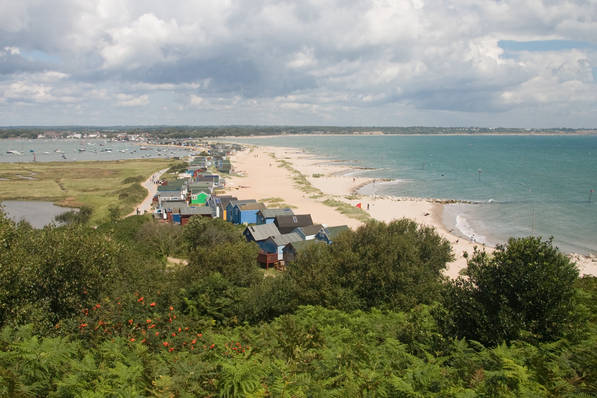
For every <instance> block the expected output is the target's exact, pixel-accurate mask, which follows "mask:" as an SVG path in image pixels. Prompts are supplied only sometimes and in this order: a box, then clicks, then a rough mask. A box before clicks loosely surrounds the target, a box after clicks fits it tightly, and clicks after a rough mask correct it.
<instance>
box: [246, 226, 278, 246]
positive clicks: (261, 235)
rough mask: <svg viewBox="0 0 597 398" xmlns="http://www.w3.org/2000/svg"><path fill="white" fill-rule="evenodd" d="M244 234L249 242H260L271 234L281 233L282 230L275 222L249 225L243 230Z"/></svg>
mask: <svg viewBox="0 0 597 398" xmlns="http://www.w3.org/2000/svg"><path fill="white" fill-rule="evenodd" d="M243 235H244V237H245V238H246V239H247V242H260V241H263V240H266V239H267V238H269V237H270V236H276V235H280V231H278V227H276V225H275V224H261V225H249V226H248V227H247V228H245V230H244V231H243Z"/></svg>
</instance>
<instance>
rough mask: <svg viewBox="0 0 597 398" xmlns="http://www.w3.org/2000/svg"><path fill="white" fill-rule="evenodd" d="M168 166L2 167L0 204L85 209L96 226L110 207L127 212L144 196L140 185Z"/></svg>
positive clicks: (154, 162)
mask: <svg viewBox="0 0 597 398" xmlns="http://www.w3.org/2000/svg"><path fill="white" fill-rule="evenodd" d="M171 163H172V161H171V160H168V159H134V160H115V161H109V162H97V161H88V162H68V163H65V162H47V163H46V162H44V163H3V164H2V171H1V172H0V178H1V179H6V180H0V200H45V201H50V202H54V203H56V204H57V205H61V206H68V207H80V206H83V205H87V206H89V207H91V208H92V209H93V215H92V217H91V223H97V222H99V221H101V220H102V219H104V218H106V217H107V215H108V208H109V207H112V206H117V207H118V208H119V209H120V213H121V214H127V213H129V212H131V211H132V210H133V209H134V207H135V206H136V205H137V204H138V203H139V202H141V201H142V200H143V199H144V198H145V196H146V195H147V190H146V189H145V188H143V187H142V186H141V185H140V182H141V181H144V180H145V179H147V177H149V176H150V175H151V174H152V173H153V172H155V171H157V170H160V169H163V168H166V167H168V166H169V165H170V164H171ZM19 175H20V176H27V177H31V178H33V179H23V178H22V177H19Z"/></svg>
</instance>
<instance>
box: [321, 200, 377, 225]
mask: <svg viewBox="0 0 597 398" xmlns="http://www.w3.org/2000/svg"><path fill="white" fill-rule="evenodd" d="M323 204H324V205H327V206H330V207H333V208H335V209H336V210H337V211H339V212H340V213H342V214H344V215H346V216H348V217H350V218H354V219H355V220H359V221H362V222H367V221H368V220H370V219H371V217H370V216H369V214H368V213H367V212H366V211H365V210H363V209H360V208H358V207H356V206H353V205H351V204H348V203H346V202H342V201H340V200H336V199H326V200H324V201H323Z"/></svg>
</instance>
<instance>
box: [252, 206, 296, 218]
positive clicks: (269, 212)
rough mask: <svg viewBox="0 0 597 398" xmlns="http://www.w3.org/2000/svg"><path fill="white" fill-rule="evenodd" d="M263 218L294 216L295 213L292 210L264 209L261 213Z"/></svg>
mask: <svg viewBox="0 0 597 398" xmlns="http://www.w3.org/2000/svg"><path fill="white" fill-rule="evenodd" d="M260 213H261V216H262V217H263V218H275V217H277V216H292V215H294V212H293V211H292V209H290V208H285V209H263V210H261V211H260Z"/></svg>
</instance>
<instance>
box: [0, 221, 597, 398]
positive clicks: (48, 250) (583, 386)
mask: <svg viewBox="0 0 597 398" xmlns="http://www.w3.org/2000/svg"><path fill="white" fill-rule="evenodd" d="M170 227H171V226H168V227H164V226H163V225H162V224H154V223H153V222H152V221H151V220H150V219H149V218H146V217H142V216H135V217H130V218H128V219H125V220H120V221H116V222H112V223H108V224H105V225H102V226H100V228H98V229H97V230H94V229H91V228H88V227H85V226H84V225H81V224H80V223H79V224H77V225H72V226H67V227H61V228H49V227H48V228H45V229H43V230H32V229H31V228H30V227H28V226H27V225H26V224H19V225H15V224H14V223H12V222H10V221H8V220H7V219H6V218H4V217H3V216H0V246H1V250H0V323H1V325H2V327H3V328H2V331H1V333H0V346H1V347H2V348H1V350H0V395H1V396H9V397H11V396H15V397H17V396H18V397H23V396H25V397H28V396H30V397H40V396H42V397H43V396H56V397H58V396H60V397H80V396H85V397H95V396H97V397H117V396H127V397H128V396H131V397H132V396H153V397H156V396H157V397H191V396H213V397H216V396H218V397H219V396H222V397H233V396H252V397H327V396H346V397H359V396H362V397H375V396H379V397H477V396H478V397H525V396H526V397H562V396H563V397H572V396H574V397H580V396H587V397H588V396H593V395H594V394H597V383H596V381H597V375H596V374H595V372H596V370H595V369H597V352H596V350H595V347H597V329H596V323H595V321H596V318H595V313H596V310H597V308H596V307H597V304H596V303H597V301H596V298H597V282H596V280H595V278H583V279H578V278H577V276H576V270H575V268H574V266H573V265H572V264H570V263H569V262H568V261H567V260H566V259H565V257H563V256H561V254H560V253H559V252H558V251H557V250H556V249H554V248H552V247H551V243H550V242H545V241H541V240H539V239H536V238H527V239H518V240H512V241H510V242H509V243H508V245H506V246H504V247H503V248H500V249H498V252H497V254H496V255H495V256H487V255H484V254H481V253H476V254H473V256H472V258H471V261H470V263H469V264H470V266H469V269H468V271H467V272H468V278H469V279H462V280H459V281H456V282H448V281H446V280H444V278H443V277H442V274H441V270H442V269H443V268H444V267H445V263H446V261H448V260H449V258H450V247H449V245H448V244H447V243H446V242H445V241H443V240H442V239H441V238H439V237H438V236H437V235H436V234H435V233H434V232H433V231H432V230H429V229H426V228H423V227H419V226H417V225H416V224H414V223H412V222H410V221H406V220H400V221H397V222H393V223H391V224H389V225H386V224H383V223H370V224H367V225H366V226H364V227H362V228H360V229H359V230H358V231H356V232H347V233H345V234H343V235H342V236H341V237H339V238H338V239H337V240H336V242H335V244H334V245H331V246H323V245H314V246H313V247H312V248H311V249H309V250H307V251H306V252H304V253H302V254H301V255H300V256H299V259H298V261H297V263H296V264H295V265H293V266H292V267H290V268H289V270H288V271H287V272H285V273H280V274H277V275H276V276H275V277H273V278H272V277H266V278H263V277H262V273H261V272H260V270H259V268H257V266H256V265H255V263H254V261H255V257H254V255H255V247H254V246H253V244H248V243H245V242H243V239H242V235H241V234H240V232H239V231H238V230H236V229H234V228H232V229H231V228H230V227H229V225H227V224H221V223H219V222H218V221H211V220H205V219H193V220H192V221H191V223H189V224H188V225H187V226H185V227H184V230H182V231H181V230H180V229H172V228H170ZM156 237H157V238H156ZM174 253H178V254H179V255H185V256H187V257H188V259H189V265H188V266H180V268H167V267H166V262H165V258H166V256H168V255H171V254H174ZM552 276H553V277H552ZM305 304H307V305H305ZM465 309H468V311H465ZM538 315H540V316H538ZM471 316H474V317H472V318H471ZM546 320H547V321H546ZM496 329H498V330H504V331H506V332H507V333H497V332H496ZM481 342H482V343H481Z"/></svg>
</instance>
